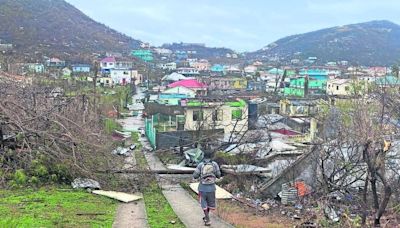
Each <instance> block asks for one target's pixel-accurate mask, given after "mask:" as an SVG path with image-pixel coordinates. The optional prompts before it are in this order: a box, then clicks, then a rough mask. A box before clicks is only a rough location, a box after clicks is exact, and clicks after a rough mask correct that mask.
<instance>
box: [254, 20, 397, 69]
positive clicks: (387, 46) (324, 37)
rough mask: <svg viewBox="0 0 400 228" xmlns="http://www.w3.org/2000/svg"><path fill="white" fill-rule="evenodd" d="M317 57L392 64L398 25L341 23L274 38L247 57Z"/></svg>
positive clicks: (374, 63)
mask: <svg viewBox="0 0 400 228" xmlns="http://www.w3.org/2000/svg"><path fill="white" fill-rule="evenodd" d="M276 55H277V56H279V57H283V58H286V59H289V60H290V59H291V58H307V57H309V56H315V57H318V59H319V60H320V61H321V62H327V61H338V60H347V61H349V62H351V63H353V64H360V65H392V64H394V63H396V61H398V60H399V59H400V26H399V25H397V24H394V23H392V22H389V21H371V22H366V23H360V24H352V25H344V26H338V27H333V28H327V29H322V30H318V31H313V32H309V33H304V34H299V35H293V36H288V37H285V38H282V39H279V40H277V41H276V42H274V43H271V44H269V45H267V46H266V47H264V48H263V49H261V50H258V51H256V52H253V53H250V54H249V56H250V57H255V58H260V57H263V56H264V57H268V56H270V57H273V56H276Z"/></svg>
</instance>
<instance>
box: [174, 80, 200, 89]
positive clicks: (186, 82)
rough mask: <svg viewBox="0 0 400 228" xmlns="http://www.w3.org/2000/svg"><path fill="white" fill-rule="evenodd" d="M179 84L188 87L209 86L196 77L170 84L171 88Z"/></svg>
mask: <svg viewBox="0 0 400 228" xmlns="http://www.w3.org/2000/svg"><path fill="white" fill-rule="evenodd" d="M178 86H182V87H186V88H206V87H207V86H206V85H205V84H203V83H201V82H199V81H197V80H196V79H187V80H181V81H177V82H174V83H171V84H169V85H168V87H169V88H175V87H178Z"/></svg>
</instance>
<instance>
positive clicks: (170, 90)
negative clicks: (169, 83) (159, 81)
mask: <svg viewBox="0 0 400 228" xmlns="http://www.w3.org/2000/svg"><path fill="white" fill-rule="evenodd" d="M163 93H164V94H184V95H186V96H187V97H188V98H194V97H196V91H194V90H191V89H189V88H186V87H183V86H177V87H174V88H168V89H166V90H164V91H163Z"/></svg>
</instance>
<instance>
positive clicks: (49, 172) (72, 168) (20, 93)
mask: <svg viewBox="0 0 400 228" xmlns="http://www.w3.org/2000/svg"><path fill="white" fill-rule="evenodd" d="M64 94H65V93H64V91H62V89H60V88H57V87H56V88H54V87H51V86H43V85H37V84H35V83H33V84H24V83H22V82H21V83H15V82H14V81H8V80H6V79H4V78H3V79H2V80H1V81H0V126H1V127H0V129H1V136H2V137H1V139H2V140H1V141H0V160H1V161H2V162H1V164H0V167H1V170H3V171H2V172H0V184H4V183H5V182H6V181H7V180H10V179H14V180H13V181H16V182H32V183H33V182H37V181H41V180H42V181H46V180H50V179H51V180H53V181H62V182H69V181H70V180H71V179H72V178H73V177H76V176H86V177H93V175H94V174H93V171H94V170H95V169H97V168H99V167H109V166H110V165H111V164H109V163H110V161H112V159H108V158H109V157H110V156H111V154H110V152H109V151H111V143H109V141H110V140H109V138H108V137H107V136H106V134H104V131H103V124H102V117H101V115H100V113H99V111H98V107H96V106H95V105H94V102H93V99H91V97H90V96H89V95H88V94H76V95H74V96H65V95H64ZM4 136H7V137H4ZM17 171H19V173H20V174H21V175H20V176H21V178H22V179H21V180H15V179H16V178H15V177H16V172H17ZM28 173H30V175H26V174H28ZM24 175H26V176H25V177H23V176H24ZM17 179H18V178H17ZM17 184H18V183H17ZM20 184H23V183H20Z"/></svg>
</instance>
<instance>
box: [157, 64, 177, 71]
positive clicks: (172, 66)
mask: <svg viewBox="0 0 400 228" xmlns="http://www.w3.org/2000/svg"><path fill="white" fill-rule="evenodd" d="M157 67H158V68H160V69H163V70H176V63H175V62H170V63H159V64H157Z"/></svg>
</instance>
